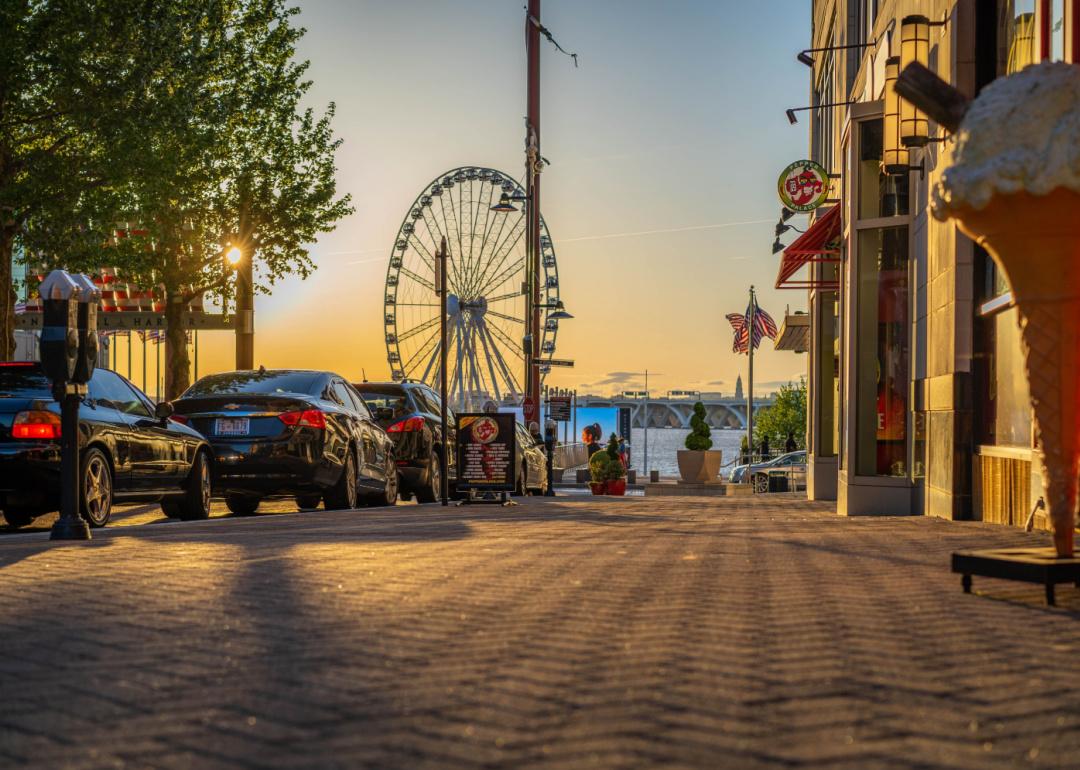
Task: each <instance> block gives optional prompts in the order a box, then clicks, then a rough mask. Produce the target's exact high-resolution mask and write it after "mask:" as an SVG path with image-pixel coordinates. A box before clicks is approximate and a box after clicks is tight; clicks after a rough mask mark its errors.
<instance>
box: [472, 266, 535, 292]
mask: <svg viewBox="0 0 1080 770" xmlns="http://www.w3.org/2000/svg"><path fill="white" fill-rule="evenodd" d="M524 270H525V262H524V260H522V261H521V262H515V263H513V264H510V265H507V266H506V267H505V268H503V271H502V272H501V273H499V274H497V275H494V276H492V277H491V278H490V279H488V282H487V283H486V284H484V285H483V286H481V287H480V290H479V292H480V294H481V295H483V294H484V293H485V292H487V291H490V290H491V289H498V288H499V287H500V286H502V285H503V284H504V283H506V281H508V280H509V279H510V278H511V277H512V276H514V275H515V274H517V273H518V272H523V271H524Z"/></svg>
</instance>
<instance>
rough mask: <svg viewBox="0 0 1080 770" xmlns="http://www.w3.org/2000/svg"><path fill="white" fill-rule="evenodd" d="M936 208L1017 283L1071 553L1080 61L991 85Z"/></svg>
mask: <svg viewBox="0 0 1080 770" xmlns="http://www.w3.org/2000/svg"><path fill="white" fill-rule="evenodd" d="M933 208H934V214H935V216H937V217H938V218H940V219H946V218H950V217H951V218H954V219H955V220H956V221H957V224H958V226H959V227H960V229H961V230H962V231H963V232H965V233H967V234H968V235H969V236H971V237H972V238H973V239H974V240H975V241H977V242H978V243H979V244H981V245H982V246H984V247H985V248H986V250H987V251H988V252H990V254H991V255H992V256H993V258H994V260H995V261H996V262H997V264H998V266H999V267H1000V268H1001V269H1002V271H1003V272H1004V274H1005V277H1006V279H1007V280H1008V282H1009V286H1010V288H1011V290H1012V295H1013V299H1014V301H1015V302H1016V306H1017V310H1018V313H1019V317H1020V329H1021V339H1022V342H1023V348H1024V357H1025V365H1026V370H1027V377H1028V382H1029V384H1030V388H1031V402H1032V406H1033V408H1034V413H1035V433H1036V440H1037V443H1038V450H1039V453H1038V454H1039V460H1040V462H1041V464H1042V471H1043V480H1044V482H1045V485H1046V503H1047V513H1048V515H1049V518H1050V522H1051V525H1052V527H1053V530H1054V545H1055V547H1056V549H1057V553H1058V555H1059V556H1071V555H1072V553H1073V532H1074V528H1075V525H1076V524H1075V513H1076V504H1077V473H1078V470H1080V67H1075V66H1073V65H1068V64H1061V63H1057V64H1040V65H1035V66H1032V67H1028V68H1027V69H1025V70H1024V71H1023V72H1021V73H1018V74H1016V75H1013V76H1010V77H1008V78H1003V79H1001V80H999V81H996V82H995V83H993V84H991V85H990V86H989V87H988V88H986V89H985V90H984V91H983V93H982V94H980V96H979V98H978V99H977V100H976V101H975V102H974V103H973V104H972V106H971V109H970V110H969V111H968V113H967V115H966V116H965V118H964V121H963V123H962V124H961V126H960V131H959V132H958V134H957V144H956V150H955V153H954V158H953V164H952V165H951V166H950V167H949V168H948V169H946V171H945V172H944V174H943V176H942V181H941V182H940V183H939V184H938V185H937V188H936V189H935V190H934V202H933Z"/></svg>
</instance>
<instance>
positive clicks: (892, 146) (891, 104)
mask: <svg viewBox="0 0 1080 770" xmlns="http://www.w3.org/2000/svg"><path fill="white" fill-rule="evenodd" d="M899 74H900V57H899V56H890V57H889V58H888V59H886V60H885V116H884V120H883V121H882V123H883V133H884V137H883V139H884V142H883V147H884V151H883V152H882V155H881V168H882V170H883V171H884V172H885V173H886V174H890V175H899V174H906V173H907V171H908V154H909V150H908V148H907V147H905V146H904V145H903V144H902V143H901V141H900V110H901V106H900V94H898V93H896V78H897V76H899ZM913 109H914V108H913Z"/></svg>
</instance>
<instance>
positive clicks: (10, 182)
mask: <svg viewBox="0 0 1080 770" xmlns="http://www.w3.org/2000/svg"><path fill="white" fill-rule="evenodd" d="M144 5H153V4H145V3H141V2H138V1H137V0H80V2H65V1H64V0H36V1H34V2H31V0H11V1H9V2H4V3H0V30H3V34H2V35H0V358H2V359H9V358H11V356H12V355H13V354H14V350H15V335H14V326H15V316H14V297H15V293H14V291H13V288H14V287H13V282H12V272H11V261H12V254H13V253H14V250H15V246H16V243H17V242H19V241H20V240H23V239H24V238H25V236H26V228H27V225H28V224H29V223H32V222H34V223H37V226H38V228H39V229H40V230H42V231H46V230H51V231H53V232H55V233H57V234H59V232H61V231H62V232H72V231H76V230H77V229H79V228H83V229H85V228H86V225H87V222H88V221H89V220H90V218H91V217H92V216H93V215H94V214H95V213H97V212H95V211H94V210H93V207H92V206H90V205H89V204H90V201H91V200H92V199H93V198H94V193H96V192H97V191H100V190H102V189H104V188H105V187H107V186H108V185H109V184H110V183H111V182H112V181H113V180H115V179H116V178H117V167H116V166H115V165H114V160H115V158H116V157H117V156H118V149H119V147H120V144H121V143H122V140H123V137H124V135H125V134H128V133H130V132H132V131H133V130H136V128H137V127H136V124H137V122H138V121H137V119H136V117H135V116H136V113H137V112H138V108H139V105H140V101H141V97H142V95H143V93H144V92H145V86H146V84H147V82H148V79H149V73H150V71H151V70H152V69H153V68H154V66H155V65H156V62H157V61H158V59H159V51H161V50H162V45H147V43H148V42H149V41H148V38H150V37H154V38H155V41H156V42H157V43H167V42H168V41H167V38H166V36H167V35H168V32H169V31H168V30H159V29H152V28H144V27H142V26H140V22H141V21H142V20H143V18H142V16H141V15H140V11H141V10H142V8H143V6H144ZM57 240H58V241H61V242H62V240H63V239H57ZM100 243H101V242H100V241H98V245H99V246H100ZM29 245H31V246H33V245H35V244H29Z"/></svg>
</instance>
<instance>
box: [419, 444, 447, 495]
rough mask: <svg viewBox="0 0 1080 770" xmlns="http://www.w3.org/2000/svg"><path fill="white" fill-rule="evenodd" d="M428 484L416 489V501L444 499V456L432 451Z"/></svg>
mask: <svg viewBox="0 0 1080 770" xmlns="http://www.w3.org/2000/svg"><path fill="white" fill-rule="evenodd" d="M428 468H430V471H428V479H427V484H425V485H424V486H423V487H420V488H419V489H417V490H416V502H418V503H433V502H435V501H436V500H440V499H442V458H441V457H440V456H439V453H438V452H432V453H431V458H430V460H429V465H428Z"/></svg>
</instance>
